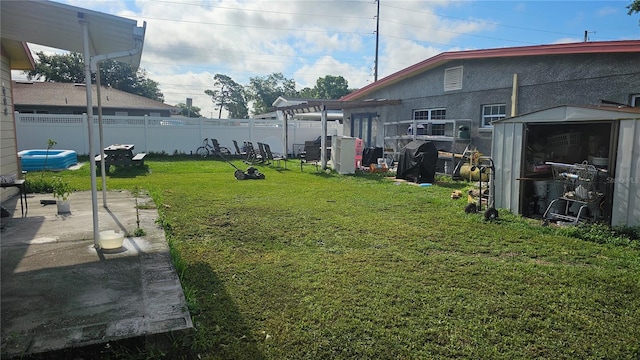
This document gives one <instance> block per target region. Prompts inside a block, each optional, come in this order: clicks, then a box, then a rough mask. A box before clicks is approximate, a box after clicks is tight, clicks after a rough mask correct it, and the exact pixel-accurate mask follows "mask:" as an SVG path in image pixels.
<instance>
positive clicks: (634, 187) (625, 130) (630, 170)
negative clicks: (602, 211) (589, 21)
mask: <svg viewBox="0 0 640 360" xmlns="http://www.w3.org/2000/svg"><path fill="white" fill-rule="evenodd" d="M619 134H620V135H619V138H618V159H617V167H616V174H615V184H614V194H613V210H612V214H611V224H612V225H627V226H638V225H640V120H622V121H620V133H619Z"/></svg>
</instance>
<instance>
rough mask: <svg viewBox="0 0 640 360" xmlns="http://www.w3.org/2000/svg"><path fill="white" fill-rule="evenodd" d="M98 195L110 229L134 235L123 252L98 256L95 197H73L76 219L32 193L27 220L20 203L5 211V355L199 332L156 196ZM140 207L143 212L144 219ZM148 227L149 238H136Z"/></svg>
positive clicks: (0, 235)
mask: <svg viewBox="0 0 640 360" xmlns="http://www.w3.org/2000/svg"><path fill="white" fill-rule="evenodd" d="M107 199H108V209H105V208H104V207H103V206H102V193H101V192H99V193H98V209H99V224H100V230H116V231H120V232H124V233H125V234H131V235H130V236H131V237H125V239H124V243H123V247H122V248H120V249H117V250H96V248H95V247H94V241H93V222H92V219H93V217H92V216H93V215H92V211H91V209H92V204H91V193H90V192H76V193H73V194H72V195H71V197H70V202H71V213H70V214H67V215H58V214H57V209H56V205H55V204H54V205H41V203H40V200H52V197H51V195H47V194H29V195H28V205H29V210H28V213H27V214H26V217H24V218H23V217H21V215H20V200H19V198H18V196H15V197H13V198H12V199H9V200H8V201H6V202H4V203H3V204H2V205H3V206H4V207H5V208H7V209H9V210H10V211H12V212H13V217H11V218H3V219H2V227H3V229H2V231H1V232H0V244H1V249H0V250H1V257H2V258H1V263H0V265H1V270H2V272H1V276H2V278H1V287H2V294H1V298H2V299H1V301H2V304H1V306H2V307H1V334H0V335H1V344H2V353H1V357H2V358H5V357H12V356H20V355H25V354H36V353H43V352H48V351H53V350H60V349H66V348H70V347H81V346H85V345H92V344H100V343H107V342H110V341H115V340H122V339H127V338H137V337H141V336H142V337H144V338H145V339H147V340H151V339H153V341H154V342H156V343H157V341H158V339H159V338H161V337H162V335H165V334H168V333H173V334H174V335H175V333H176V332H183V331H184V332H185V333H188V332H189V331H191V330H192V329H193V324H192V322H191V317H190V316H189V313H188V310H187V307H186V303H185V299H184V294H183V292H182V288H181V286H180V281H179V279H178V276H177V274H176V272H175V270H174V268H173V265H172V263H171V258H170V255H169V248H168V246H167V242H166V239H165V236H164V232H163V230H162V229H161V228H159V227H158V225H157V224H156V223H155V220H156V219H157V217H158V213H157V211H156V209H155V207H154V206H153V202H152V201H151V199H150V198H149V197H148V196H147V195H140V197H139V198H137V199H136V198H135V197H133V196H132V195H131V194H130V193H129V192H111V191H110V192H108V193H107ZM136 203H137V204H142V205H145V206H142V208H141V209H139V210H138V212H136ZM138 219H139V222H140V225H139V227H140V228H142V229H143V230H144V231H145V232H146V235H144V236H142V237H133V234H134V231H135V230H136V228H138V223H137V222H138Z"/></svg>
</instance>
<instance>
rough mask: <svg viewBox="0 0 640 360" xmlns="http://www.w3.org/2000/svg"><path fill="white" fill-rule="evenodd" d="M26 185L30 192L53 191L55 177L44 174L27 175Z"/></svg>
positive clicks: (43, 192) (44, 192)
mask: <svg viewBox="0 0 640 360" xmlns="http://www.w3.org/2000/svg"><path fill="white" fill-rule="evenodd" d="M26 180H27V181H26V182H25V184H26V187H27V192H28V193H40V194H47V193H53V181H54V180H53V179H52V178H45V177H42V176H35V175H27V177H26Z"/></svg>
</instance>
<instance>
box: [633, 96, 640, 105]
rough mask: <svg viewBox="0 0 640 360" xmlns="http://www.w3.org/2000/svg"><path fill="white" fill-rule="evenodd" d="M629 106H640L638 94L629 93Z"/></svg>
mask: <svg viewBox="0 0 640 360" xmlns="http://www.w3.org/2000/svg"><path fill="white" fill-rule="evenodd" d="M631 107H640V95H631Z"/></svg>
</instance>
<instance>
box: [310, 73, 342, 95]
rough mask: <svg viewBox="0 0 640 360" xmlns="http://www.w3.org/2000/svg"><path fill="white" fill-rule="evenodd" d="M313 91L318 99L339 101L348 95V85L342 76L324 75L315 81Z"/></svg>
mask: <svg viewBox="0 0 640 360" xmlns="http://www.w3.org/2000/svg"><path fill="white" fill-rule="evenodd" d="M314 91H315V93H316V97H317V98H318V99H340V98H341V97H343V96H345V95H347V94H348V93H349V84H348V82H347V80H346V79H345V78H343V77H342V76H333V75H326V76H325V77H321V78H318V80H316V86H315V88H314Z"/></svg>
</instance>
